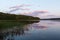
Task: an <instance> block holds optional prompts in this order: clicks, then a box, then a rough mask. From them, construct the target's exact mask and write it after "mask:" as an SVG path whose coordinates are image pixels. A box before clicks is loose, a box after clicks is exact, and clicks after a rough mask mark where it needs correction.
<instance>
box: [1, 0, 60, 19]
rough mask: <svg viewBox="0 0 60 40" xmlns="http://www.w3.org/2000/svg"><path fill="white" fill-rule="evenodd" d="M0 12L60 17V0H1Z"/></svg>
mask: <svg viewBox="0 0 60 40" xmlns="http://www.w3.org/2000/svg"><path fill="white" fill-rule="evenodd" d="M0 12H8V13H15V14H23V15H30V16H35V17H40V18H56V17H59V18H60V0H0Z"/></svg>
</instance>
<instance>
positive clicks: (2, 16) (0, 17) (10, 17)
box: [0, 12, 40, 21]
mask: <svg viewBox="0 0 60 40" xmlns="http://www.w3.org/2000/svg"><path fill="white" fill-rule="evenodd" d="M0 20H19V21H22V20H23V21H24V20H40V18H38V17H32V16H26V15H16V14H10V13H3V12H0Z"/></svg>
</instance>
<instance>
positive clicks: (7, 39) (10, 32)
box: [0, 21, 39, 40]
mask: <svg viewBox="0 0 60 40" xmlns="http://www.w3.org/2000/svg"><path fill="white" fill-rule="evenodd" d="M37 22H39V21H30V22H29V21H27V22H23V23H25V24H22V25H23V26H22V27H21V26H16V27H14V28H10V29H6V30H0V40H15V39H14V36H20V35H24V31H25V29H24V27H25V25H28V24H32V23H37ZM19 27H20V28H19ZM28 30H29V29H28V28H27V27H26V31H28Z"/></svg>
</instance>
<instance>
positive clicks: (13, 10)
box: [9, 8, 30, 12]
mask: <svg viewBox="0 0 60 40" xmlns="http://www.w3.org/2000/svg"><path fill="white" fill-rule="evenodd" d="M18 10H30V9H29V8H16V9H12V10H10V11H9V12H15V11H18Z"/></svg>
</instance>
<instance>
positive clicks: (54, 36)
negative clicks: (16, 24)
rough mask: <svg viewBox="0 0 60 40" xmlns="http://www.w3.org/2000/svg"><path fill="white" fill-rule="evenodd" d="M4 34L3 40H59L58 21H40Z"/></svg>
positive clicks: (59, 28) (59, 25) (59, 22)
mask: <svg viewBox="0 0 60 40" xmlns="http://www.w3.org/2000/svg"><path fill="white" fill-rule="evenodd" d="M6 34H7V36H6V37H5V38H4V39H5V40H60V21H40V22H38V23H33V24H28V25H24V27H23V28H20V29H19V28H17V29H16V30H14V31H12V32H10V33H6Z"/></svg>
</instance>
